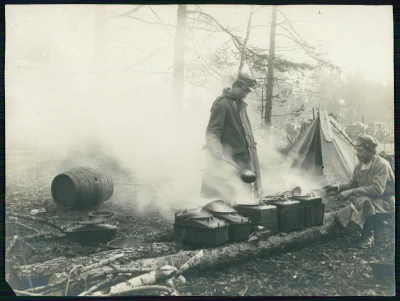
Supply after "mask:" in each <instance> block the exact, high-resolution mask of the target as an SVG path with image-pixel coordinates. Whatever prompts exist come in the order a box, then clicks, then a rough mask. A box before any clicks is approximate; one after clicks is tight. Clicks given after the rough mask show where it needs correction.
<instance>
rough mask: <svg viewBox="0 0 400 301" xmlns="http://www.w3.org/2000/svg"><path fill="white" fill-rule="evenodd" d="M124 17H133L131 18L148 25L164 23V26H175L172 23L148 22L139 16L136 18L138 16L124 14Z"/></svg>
mask: <svg viewBox="0 0 400 301" xmlns="http://www.w3.org/2000/svg"><path fill="white" fill-rule="evenodd" d="M125 17H126V18H130V19H133V20H137V21H141V22H143V23H146V24H150V25H164V26H167V27H174V28H175V27H176V26H175V25H172V24H163V23H160V22H150V21H147V20H144V19H141V18H138V17H134V16H125Z"/></svg>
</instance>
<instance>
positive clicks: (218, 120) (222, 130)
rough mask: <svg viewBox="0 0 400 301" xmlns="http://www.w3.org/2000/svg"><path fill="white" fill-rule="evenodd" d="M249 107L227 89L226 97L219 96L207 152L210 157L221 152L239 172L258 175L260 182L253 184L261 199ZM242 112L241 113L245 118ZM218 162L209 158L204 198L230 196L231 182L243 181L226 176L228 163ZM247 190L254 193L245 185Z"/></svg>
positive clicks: (209, 131)
mask: <svg viewBox="0 0 400 301" xmlns="http://www.w3.org/2000/svg"><path fill="white" fill-rule="evenodd" d="M246 106H247V104H246V103H245V102H244V101H242V100H240V99H236V98H235V97H234V96H233V95H232V94H231V93H230V92H229V89H224V91H223V95H221V96H219V97H218V98H217V99H216V100H215V101H214V103H213V105H212V107H211V116H210V120H209V123H208V126H207V130H206V140H207V149H208V151H209V154H210V155H211V157H213V155H214V154H218V153H221V152H222V153H223V155H224V157H225V158H228V159H230V160H232V161H233V162H234V163H236V165H237V166H239V168H241V169H250V170H252V171H253V172H255V173H256V175H257V181H256V182H255V184H254V188H255V195H256V196H257V197H259V196H260V195H259V194H260V193H261V181H260V169H259V163H258V157H257V150H256V142H255V141H254V137H253V133H252V129H251V126H250V122H249V119H248V116H247V111H246ZM240 111H242V118H241V116H240ZM242 119H244V120H242ZM217 161H218V160H217V159H212V158H208V164H207V165H206V168H205V172H204V177H203V184H202V195H203V196H204V197H214V198H216V197H224V196H226V195H229V194H230V193H228V192H227V191H232V189H231V188H232V187H231V188H229V187H228V186H232V185H234V184H232V182H230V183H229V182H228V181H238V182H240V181H241V180H240V178H239V176H240V174H238V177H235V178H232V174H227V173H226V172H224V169H225V167H226V166H227V164H228V163H224V162H221V160H219V161H220V162H217ZM217 166H218V167H217ZM217 177H220V178H219V179H218V178H217ZM221 178H225V179H226V180H223V179H221ZM209 184H211V185H209ZM211 186H212V187H211ZM246 187H247V189H248V190H249V191H251V189H252V186H251V185H246ZM222 191H225V192H224V193H223V192H222Z"/></svg>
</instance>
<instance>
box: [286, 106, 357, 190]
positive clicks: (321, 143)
mask: <svg viewBox="0 0 400 301" xmlns="http://www.w3.org/2000/svg"><path fill="white" fill-rule="evenodd" d="M338 129H339V130H340V131H342V133H340V131H339V130H338ZM345 135H346V134H345V133H344V131H343V129H342V127H341V126H340V125H339V124H338V123H337V121H336V120H335V119H334V118H332V117H331V116H328V114H327V112H326V111H321V112H319V113H318V114H317V116H316V118H315V120H314V121H313V122H312V123H311V125H310V126H309V127H308V129H307V130H306V131H305V132H304V133H303V135H301V136H300V137H299V138H298V139H297V140H296V141H295V143H294V144H293V146H292V147H291V148H290V149H289V151H288V152H287V153H286V155H285V159H286V160H285V161H286V163H287V164H289V166H290V167H292V168H299V169H302V170H304V171H305V172H306V173H308V174H311V175H317V176H321V177H324V178H325V179H326V180H327V181H328V182H329V183H343V182H347V181H349V180H350V178H351V176H352V174H353V170H354V167H355V165H356V164H357V162H358V161H357V157H356V155H355V150H354V147H353V146H352V145H351V143H350V142H349V140H350V138H348V136H345ZM346 137H347V139H346Z"/></svg>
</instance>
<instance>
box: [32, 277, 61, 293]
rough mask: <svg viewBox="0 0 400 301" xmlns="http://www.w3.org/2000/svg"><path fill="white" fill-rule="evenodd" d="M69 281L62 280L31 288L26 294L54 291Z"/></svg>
mask: <svg viewBox="0 0 400 301" xmlns="http://www.w3.org/2000/svg"><path fill="white" fill-rule="evenodd" d="M67 280H68V279H62V280H60V281H57V282H54V283H52V284H48V285H43V286H38V287H35V288H30V289H27V290H26V292H29V293H40V292H45V291H48V290H51V289H53V288H55V287H57V286H60V285H62V284H64V283H65V282H67Z"/></svg>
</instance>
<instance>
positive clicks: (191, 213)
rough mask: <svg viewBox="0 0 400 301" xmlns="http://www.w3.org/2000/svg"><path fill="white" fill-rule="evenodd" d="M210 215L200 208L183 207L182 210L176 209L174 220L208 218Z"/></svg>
mask: <svg viewBox="0 0 400 301" xmlns="http://www.w3.org/2000/svg"><path fill="white" fill-rule="evenodd" d="M211 216H212V215H211V214H209V213H208V212H207V211H205V210H203V209H202V208H196V209H185V210H183V211H178V212H176V213H175V220H177V221H178V220H184V219H205V218H210V217H211Z"/></svg>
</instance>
